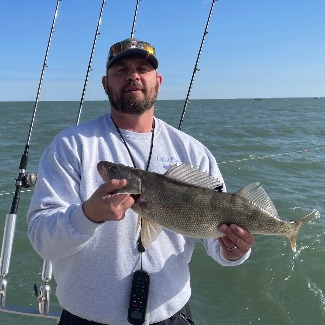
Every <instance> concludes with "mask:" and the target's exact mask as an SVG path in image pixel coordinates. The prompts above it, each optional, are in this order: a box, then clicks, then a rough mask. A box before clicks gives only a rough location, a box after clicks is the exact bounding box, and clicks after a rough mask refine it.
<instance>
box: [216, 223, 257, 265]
mask: <svg viewBox="0 0 325 325" xmlns="http://www.w3.org/2000/svg"><path fill="white" fill-rule="evenodd" d="M219 230H220V231H222V232H223V233H224V234H225V236H224V237H220V238H218V240H219V243H220V246H221V251H222V255H223V257H224V258H226V259H227V260H230V261H234V260H238V259H240V258H241V257H243V256H244V255H245V254H246V253H247V252H248V251H249V250H250V249H251V247H252V246H253V244H254V237H253V235H252V234H251V233H250V232H248V231H246V230H245V229H243V228H241V227H239V226H237V225H235V224H232V225H229V226H227V225H225V224H222V225H220V227H219Z"/></svg>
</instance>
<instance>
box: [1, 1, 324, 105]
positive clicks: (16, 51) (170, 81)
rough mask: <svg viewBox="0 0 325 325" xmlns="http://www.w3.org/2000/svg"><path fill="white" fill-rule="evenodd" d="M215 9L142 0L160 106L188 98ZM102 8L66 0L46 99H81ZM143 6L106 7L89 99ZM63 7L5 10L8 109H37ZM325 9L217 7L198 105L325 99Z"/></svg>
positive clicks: (308, 4) (266, 4)
mask: <svg viewBox="0 0 325 325" xmlns="http://www.w3.org/2000/svg"><path fill="white" fill-rule="evenodd" d="M211 3H212V1H210V0H159V1H158V0H141V1H140V5H139V12H138V16H137V24H136V33H135V36H136V37H138V38H140V39H143V40H146V41H149V42H151V43H152V44H153V45H154V46H155V47H156V51H157V56H158V59H159V71H160V72H161V73H162V74H163V78H164V79H163V86H162V90H161V93H160V95H159V99H184V98H185V97H186V94H187V90H188V87H189V83H190V79H191V75H192V72H193V68H194V65H195V60H196V57H197V54H198V50H199V46H200V43H201V38H202V35H203V31H204V28H205V24H206V20H207V17H208V13H209V10H210V6H211ZM101 4H102V0H62V1H61V5H60V8H59V13H58V17H57V20H56V24H55V30H56V32H55V33H54V34H53V39H52V43H51V47H50V51H49V57H48V61H47V63H48V68H47V69H46V70H45V75H44V82H43V87H42V90H41V96H40V100H80V98H81V94H82V88H83V84H84V79H85V75H86V71H87V66H88V60H89V56H90V52H91V47H92V44H93V39H94V35H95V29H96V25H97V20H98V16H99V10H100V7H101ZM135 5H136V0H107V1H106V6H105V9H104V13H103V20H102V24H101V26H100V35H99V37H98V39H97V45H96V49H95V53H94V58H93V65H92V71H91V73H90V76H89V83H88V87H87V91H86V95H85V100H104V99H106V97H105V94H104V92H103V91H102V87H101V77H102V75H103V74H104V73H105V62H106V55H107V52H108V49H109V46H110V45H111V44H112V43H115V42H117V41H119V40H121V39H124V38H127V37H129V36H130V34H131V27H132V21H133V15H134V9H135ZM55 6H56V0H46V1H45V0H33V1H25V0H16V1H2V3H1V11H0V40H1V51H0V101H18V100H31V101H34V100H35V97H36V93H37V88H38V82H39V79H40V74H41V70H42V64H43V60H44V55H45V50H46V45H47V41H48V37H49V32H50V28H51V24H52V19H53V14H54V9H55ZM324 13H325V1H324V0H311V1H305V0H304V1H303V0H273V1H266V0H246V1H243V0H219V1H216V3H215V6H214V10H213V14H212V18H211V21H210V25H209V30H208V31H209V33H208V35H207V37H206V40H205V43H204V46H203V50H202V54H201V58H200V62H199V69H200V70H199V71H198V73H197V74H196V77H195V80H194V84H193V89H192V92H191V97H190V98H191V99H208V98H209V99H210V98H211V99H214V98H216V99H217V98H257V97H261V98H264V97H268V98H269V97H319V96H325V73H324V72H325V39H324V38H325V19H324Z"/></svg>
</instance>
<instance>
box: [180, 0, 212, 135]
mask: <svg viewBox="0 0 325 325" xmlns="http://www.w3.org/2000/svg"><path fill="white" fill-rule="evenodd" d="M216 1H218V0H212V4H211V8H210V12H209V16H208V20H207V22H206V25H205V29H204V33H203V37H202V41H201V45H200V49H199V53H198V55H197V58H196V62H195V66H194V70H193V73H192V78H191V82H190V86H189V88H188V91H187V96H186V99H185V103H184V108H183V112H182V115H181V119H180V121H179V125H178V130H180V129H181V128H182V124H183V121H184V116H185V111H186V108H187V105H188V102H189V97H190V93H191V90H192V85H193V81H194V77H195V75H196V73H197V71H199V69H198V64H199V60H200V56H201V52H202V48H203V44H204V40H205V37H206V35H207V34H208V27H209V23H210V19H211V15H212V11H213V7H214V4H215V2H216Z"/></svg>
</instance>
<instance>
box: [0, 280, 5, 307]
mask: <svg viewBox="0 0 325 325" xmlns="http://www.w3.org/2000/svg"><path fill="white" fill-rule="evenodd" d="M6 289H7V280H6V279H3V278H2V279H0V308H4V307H5V305H6Z"/></svg>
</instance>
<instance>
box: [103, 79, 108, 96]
mask: <svg viewBox="0 0 325 325" xmlns="http://www.w3.org/2000/svg"><path fill="white" fill-rule="evenodd" d="M102 85H103V88H104V91H105V94H106V95H108V93H107V76H103V77H102Z"/></svg>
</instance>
